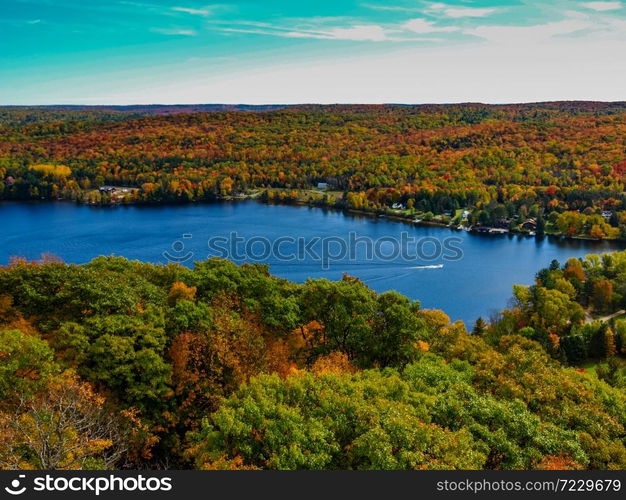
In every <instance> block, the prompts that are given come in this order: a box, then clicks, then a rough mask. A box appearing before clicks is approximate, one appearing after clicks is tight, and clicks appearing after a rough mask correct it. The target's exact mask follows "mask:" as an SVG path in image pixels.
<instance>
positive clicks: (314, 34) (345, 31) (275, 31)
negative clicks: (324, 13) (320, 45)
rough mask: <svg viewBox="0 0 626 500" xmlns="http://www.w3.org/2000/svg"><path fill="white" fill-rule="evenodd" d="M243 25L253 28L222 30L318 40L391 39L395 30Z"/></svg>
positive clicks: (373, 26)
mask: <svg viewBox="0 0 626 500" xmlns="http://www.w3.org/2000/svg"><path fill="white" fill-rule="evenodd" d="M240 24H241V25H242V26H252V28H245V27H244V28H236V27H224V28H220V30H221V31H224V32H227V33H250V34H256V35H271V36H280V37H285V38H316V39H318V40H351V41H357V42H364V41H370V42H382V41H386V40H391V38H389V37H388V33H392V32H395V30H389V31H388V30H386V29H385V28H383V27H382V26H379V25H377V24H357V25H354V26H348V27H334V28H332V27H315V28H298V27H285V26H275V25H271V24H267V23H255V22H246V23H240Z"/></svg>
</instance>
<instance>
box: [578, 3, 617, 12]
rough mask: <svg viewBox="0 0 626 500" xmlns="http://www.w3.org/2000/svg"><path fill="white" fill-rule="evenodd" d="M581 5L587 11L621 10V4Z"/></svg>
mask: <svg viewBox="0 0 626 500" xmlns="http://www.w3.org/2000/svg"><path fill="white" fill-rule="evenodd" d="M581 5H582V6H583V7H586V8H587V9H592V10H595V11H598V12H606V11H608V10H617V9H621V8H622V3H621V2H586V3H583V4H581Z"/></svg>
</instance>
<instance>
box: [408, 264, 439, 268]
mask: <svg viewBox="0 0 626 500" xmlns="http://www.w3.org/2000/svg"><path fill="white" fill-rule="evenodd" d="M442 268H443V264H432V265H430V266H413V267H409V269H442Z"/></svg>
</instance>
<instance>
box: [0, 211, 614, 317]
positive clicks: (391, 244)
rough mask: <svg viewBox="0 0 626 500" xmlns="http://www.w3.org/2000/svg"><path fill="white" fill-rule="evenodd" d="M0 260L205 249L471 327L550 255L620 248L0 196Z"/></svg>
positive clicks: (377, 221)
mask: <svg viewBox="0 0 626 500" xmlns="http://www.w3.org/2000/svg"><path fill="white" fill-rule="evenodd" d="M0 221H1V225H2V226H1V230H0V231H1V233H0V264H6V263H7V262H8V261H9V259H10V258H11V257H12V256H22V257H25V258H27V259H39V258H40V256H41V255H42V254H44V253H49V254H53V255H56V256H58V257H60V258H61V259H63V260H64V261H65V262H71V263H84V262H88V261H89V260H91V259H93V258H94V257H97V256H98V255H120V256H124V257H127V258H129V259H138V260H142V261H146V262H153V263H166V262H168V261H170V262H180V263H182V264H185V265H193V261H194V260H203V259H206V258H207V257H208V256H210V255H217V256H227V257H230V258H232V259H233V260H235V261H237V262H244V261H247V262H254V261H260V262H264V263H268V264H269V265H270V270H271V272H272V273H274V274H276V275H277V276H281V277H283V278H288V279H291V280H294V281H297V282H303V281H304V280H306V279H307V278H309V277H311V278H329V279H340V278H341V276H342V275H343V274H344V273H347V274H350V275H352V276H356V277H358V278H360V279H361V280H362V281H364V282H365V283H367V284H368V285H369V286H370V287H371V288H373V289H374V290H376V291H379V292H382V291H386V290H397V291H398V292H400V293H402V294H404V295H407V296H408V297H411V298H412V299H417V300H419V301H420V302H421V303H422V306H423V307H428V308H438V309H442V310H444V311H445V312H446V313H447V314H448V315H449V316H450V317H451V318H452V319H453V320H456V319H461V320H463V321H465V322H466V324H467V325H468V326H470V327H471V325H472V324H473V322H474V321H475V319H476V318H477V317H478V316H483V317H489V315H490V314H491V313H493V312H494V311H495V310H499V309H502V308H503V307H506V305H507V302H508V300H509V298H510V297H511V286H512V285H513V284H514V283H520V284H530V283H532V280H533V277H534V275H535V273H536V272H537V271H538V270H539V269H541V268H542V267H546V266H548V265H549V264H550V262H551V261H552V260H553V259H557V260H559V261H560V262H561V263H563V262H565V261H566V260H567V259H568V258H570V257H582V256H584V255H586V254H589V253H602V252H607V251H612V250H620V249H623V248H625V245H624V244H623V243H617V242H606V241H604V242H595V241H582V240H561V239H557V238H544V239H542V240H536V239H534V238H530V237H525V236H518V235H498V236H491V235H477V234H472V233H467V232H465V231H453V230H450V229H448V228H443V227H418V226H413V225H410V224H406V223H402V222H396V221H391V220H387V219H384V218H371V217H363V216H357V215H350V214H345V213H343V212H338V211H330V210H323V209H320V208H311V207H301V206H286V205H267V204H262V203H260V202H256V201H240V202H224V203H215V204H189V205H167V206H112V207H93V206H85V205H75V204H72V203H13V202H5V203H0Z"/></svg>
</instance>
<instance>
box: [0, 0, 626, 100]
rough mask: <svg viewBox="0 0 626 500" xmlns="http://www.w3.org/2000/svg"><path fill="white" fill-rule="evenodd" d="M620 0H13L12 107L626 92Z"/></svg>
mask: <svg viewBox="0 0 626 500" xmlns="http://www.w3.org/2000/svg"><path fill="white" fill-rule="evenodd" d="M625 54H626V4H625V3H621V2H620V1H602V2H586V1H571V0H567V1H561V0H553V1H549V2H548V1H541V2H540V1H504V0H502V1H497V0H480V1H478V0H477V1H469V0H467V1H462V0H454V1H453V0H450V1H447V2H445V3H443V2H432V1H427V2H424V1H418V0H391V1H382V0H381V1H377V0H369V1H368V0H364V1H347V0H317V1H306V0H300V1H298V0H290V1H276V0H272V1H267V0H265V1H249V2H241V1H236V2H235V1H221V2H219V3H208V2H206V1H203V0H200V1H198V0H146V1H142V0H138V1H132V0H109V1H106V0H0V104H59V103H76V104H129V103H214V102H225V103H297V102H322V103H329V102H370V103H379V102H407V103H422V102H460V101H483V102H523V101H537V100H554V99H559V100H560V99H597V100H626V56H625Z"/></svg>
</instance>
